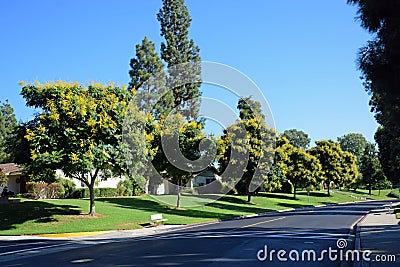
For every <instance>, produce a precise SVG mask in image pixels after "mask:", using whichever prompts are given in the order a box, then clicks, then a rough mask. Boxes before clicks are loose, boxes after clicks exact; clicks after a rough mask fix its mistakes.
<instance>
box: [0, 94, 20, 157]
mask: <svg viewBox="0 0 400 267" xmlns="http://www.w3.org/2000/svg"><path fill="white" fill-rule="evenodd" d="M17 125H18V124H17V119H16V118H15V114H14V109H13V108H12V107H11V105H10V104H9V103H8V100H6V101H5V102H4V103H1V101H0V163H6V162H9V161H11V156H10V153H9V147H10V143H9V141H10V140H11V138H12V134H13V132H14V130H15V128H16V127H17Z"/></svg>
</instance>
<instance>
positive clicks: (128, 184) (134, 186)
mask: <svg viewBox="0 0 400 267" xmlns="http://www.w3.org/2000/svg"><path fill="white" fill-rule="evenodd" d="M143 193H144V191H143V189H142V187H140V186H139V185H138V183H137V182H136V180H134V179H125V180H122V181H119V182H118V185H117V195H118V196H140V195H142V194H143Z"/></svg>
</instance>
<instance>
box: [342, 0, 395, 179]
mask: <svg viewBox="0 0 400 267" xmlns="http://www.w3.org/2000/svg"><path fill="white" fill-rule="evenodd" d="M347 2H348V3H349V4H354V5H356V6H357V7H358V12H357V14H358V19H359V20H360V22H361V26H362V27H363V28H364V29H366V30H368V31H369V32H370V33H372V34H373V39H372V40H371V41H368V43H367V45H366V46H364V47H363V48H361V49H360V51H359V53H358V67H359V69H360V70H361V73H362V80H363V82H364V87H365V90H366V91H367V92H368V94H369V95H370V96H371V100H370V102H369V104H370V106H371V110H372V111H373V112H374V113H375V118H376V120H377V121H378V123H379V124H381V125H382V126H383V127H384V131H381V132H380V133H379V134H378V135H377V137H378V138H381V139H380V140H379V139H376V142H377V143H378V144H379V143H383V142H384V140H383V139H386V140H390V146H388V147H386V148H385V150H386V151H385V155H384V156H383V157H381V161H382V162H381V163H382V165H384V166H385V172H386V175H387V176H388V177H389V178H390V180H392V181H394V182H396V183H397V182H398V181H399V177H400V176H399V175H398V174H399V172H400V158H399V152H400V90H399V88H400V79H399V77H400V34H399V32H400V20H399V15H398V14H399V13H400V5H399V2H398V0H387V1H380V0H369V1H365V0H348V1H347ZM383 135H386V136H387V137H384V136H383ZM379 148H380V149H382V148H383V146H379Z"/></svg>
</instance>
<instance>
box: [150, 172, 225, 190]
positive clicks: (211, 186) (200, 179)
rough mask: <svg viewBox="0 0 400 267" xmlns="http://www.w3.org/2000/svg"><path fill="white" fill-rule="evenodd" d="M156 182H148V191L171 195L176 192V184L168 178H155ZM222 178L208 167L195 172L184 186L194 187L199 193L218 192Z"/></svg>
mask: <svg viewBox="0 0 400 267" xmlns="http://www.w3.org/2000/svg"><path fill="white" fill-rule="evenodd" d="M155 180H156V182H153V183H152V182H150V184H149V192H150V194H153V195H173V194H176V191H177V186H176V185H175V184H173V183H172V182H171V180H170V179H167V178H164V179H161V181H160V179H159V178H158V179H157V178H156V179H155ZM221 180H222V178H221V177H220V176H219V175H217V170H216V169H215V168H213V167H208V168H206V169H205V170H203V171H202V172H200V173H198V174H196V175H195V176H194V177H193V178H192V179H191V180H190V181H189V182H188V183H187V184H186V185H185V187H186V188H190V189H195V190H197V191H198V193H199V194H213V193H220V191H221V183H220V182H221Z"/></svg>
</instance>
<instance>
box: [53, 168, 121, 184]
mask: <svg viewBox="0 0 400 267" xmlns="http://www.w3.org/2000/svg"><path fill="white" fill-rule="evenodd" d="M56 175H57V176H58V177H61V178H64V179H69V180H72V181H73V182H74V183H75V186H76V187H77V188H84V187H86V186H85V185H84V184H83V183H82V182H81V181H80V180H78V179H75V178H68V177H66V176H65V175H64V173H63V172H62V171H61V170H56ZM124 179H125V177H123V176H121V177H112V178H108V179H107V180H104V181H99V180H97V181H96V184H95V186H94V187H95V188H117V185H118V183H119V182H120V181H122V180H124Z"/></svg>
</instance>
